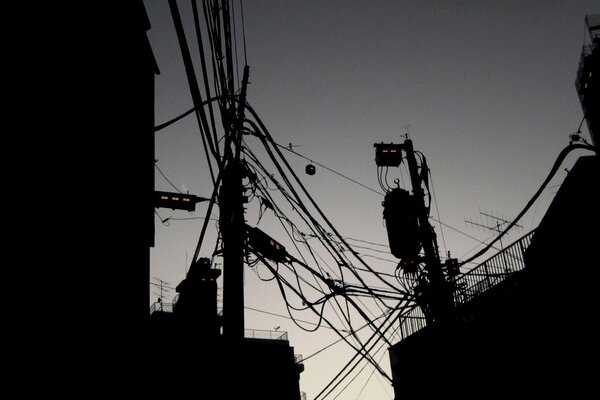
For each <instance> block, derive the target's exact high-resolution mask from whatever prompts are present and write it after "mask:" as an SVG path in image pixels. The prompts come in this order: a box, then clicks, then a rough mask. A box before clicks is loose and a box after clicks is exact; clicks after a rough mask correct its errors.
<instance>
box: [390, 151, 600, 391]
mask: <svg viewBox="0 0 600 400" xmlns="http://www.w3.org/2000/svg"><path fill="white" fill-rule="evenodd" d="M599 182H600V160H599V157H598V156H597V155H593V156H584V157H581V158H579V159H578V161H577V162H576V164H575V165H574V167H573V168H572V170H571V171H570V173H569V175H568V177H567V178H566V179H565V182H564V183H563V185H562V186H561V188H560V190H559V191H558V193H557V194H556V197H555V199H554V201H553V202H552V204H551V206H550V207H549V209H548V211H547V213H546V215H545V216H544V218H543V219H542V221H541V223H540V225H539V227H538V228H537V229H536V230H535V232H534V233H533V234H530V235H527V236H526V237H524V238H522V239H521V240H519V241H517V242H515V244H514V245H513V246H509V247H507V248H506V249H505V250H504V251H503V252H502V253H499V254H498V255H496V256H494V257H493V258H491V259H490V260H488V261H487V262H486V263H484V264H482V266H483V267H484V268H481V269H479V270H478V271H476V272H475V273H474V274H473V275H477V276H478V278H477V279H480V280H479V283H477V284H475V285H473V284H472V285H470V286H467V288H469V290H470V291H469V290H467V291H466V292H465V291H463V293H462V295H463V296H465V297H466V301H464V302H462V303H461V304H459V305H458V306H457V307H456V308H455V310H454V312H453V314H452V316H451V318H449V319H448V321H444V322H443V323H437V324H436V323H433V324H431V325H428V326H420V327H418V328H417V329H414V331H413V332H411V333H412V334H409V335H407V337H406V338H404V339H403V340H402V341H400V342H399V343H397V344H395V345H394V346H392V347H391V348H390V349H389V354H390V360H391V365H392V372H393V378H394V389H395V393H396V397H395V398H396V399H411V398H415V397H416V396H424V397H425V398H427V397H429V396H433V395H436V394H437V393H443V394H444V395H449V396H457V397H459V396H460V397H475V396H483V397H487V396H500V395H503V396H509V395H510V396H514V395H515V394H519V396H522V395H532V396H536V397H544V396H549V395H553V394H559V395H567V396H568V397H569V398H577V397H578V396H582V395H583V394H584V393H587V392H591V393H593V392H594V391H595V390H597V389H596V388H595V387H594V385H595V383H594V382H595V378H594V377H593V375H592V371H591V369H590V368H589V366H588V364H587V362H586V360H588V359H590V358H592V359H593V358H594V357H595V355H597V350H594V349H597V335H596V334H595V331H594V329H593V327H592V325H593V323H594V319H595V315H596V314H597V304H598V300H597V298H596V296H595V293H596V292H597V289H596V285H597V282H598V279H597V278H598V275H599V273H598V268H597V265H598V256H597V246H598V243H600V234H599V230H598V227H599V226H600V212H599V206H600V195H599V194H598V193H599V191H598V184H599ZM504 267H510V268H513V270H511V271H507V272H506V273H505V272H503V270H504ZM515 267H516V268H515ZM521 267H523V268H521ZM483 269H485V270H486V271H487V272H486V273H484V272H483V271H482V270H483ZM494 280H495V282H491V281H494ZM489 282H491V283H489ZM478 285H479V286H481V285H483V286H485V287H483V288H482V289H483V290H477V289H476V287H477V286H478ZM475 291H477V292H478V293H476V294H475V293H474V292H475Z"/></svg>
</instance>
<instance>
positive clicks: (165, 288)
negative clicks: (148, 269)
mask: <svg viewBox="0 0 600 400" xmlns="http://www.w3.org/2000/svg"><path fill="white" fill-rule="evenodd" d="M152 279H156V280H157V281H158V283H154V282H150V284H151V285H153V286H154V287H156V288H157V289H158V291H159V293H156V292H153V294H154V295H155V296H157V297H158V302H159V303H161V307H162V303H163V300H164V295H165V294H166V292H169V291H171V290H172V289H173V288H172V287H170V286H169V282H167V281H163V280H162V279H159V278H156V277H153V278H152Z"/></svg>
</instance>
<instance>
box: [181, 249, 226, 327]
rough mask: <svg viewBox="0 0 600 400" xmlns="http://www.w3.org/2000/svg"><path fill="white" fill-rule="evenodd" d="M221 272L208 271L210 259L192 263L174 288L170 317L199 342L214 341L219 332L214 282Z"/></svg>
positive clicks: (215, 282) (210, 269)
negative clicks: (174, 296)
mask: <svg viewBox="0 0 600 400" xmlns="http://www.w3.org/2000/svg"><path fill="white" fill-rule="evenodd" d="M220 275H221V270H218V269H213V268H211V267H210V259H208V258H200V259H199V260H198V261H196V262H195V263H193V264H192V265H191V267H190V270H189V271H188V273H187V276H186V278H185V279H184V280H183V281H181V283H180V284H179V285H177V287H176V288H175V290H176V291H177V293H179V294H178V296H177V302H176V303H174V304H173V313H174V315H175V317H176V320H177V321H178V323H180V324H183V325H185V327H186V329H188V330H190V331H193V332H194V334H195V335H198V336H199V337H203V338H207V339H209V338H211V337H212V338H214V337H216V336H217V335H218V334H219V332H220V326H221V321H220V316H219V315H218V314H217V278H218V277H219V276H220Z"/></svg>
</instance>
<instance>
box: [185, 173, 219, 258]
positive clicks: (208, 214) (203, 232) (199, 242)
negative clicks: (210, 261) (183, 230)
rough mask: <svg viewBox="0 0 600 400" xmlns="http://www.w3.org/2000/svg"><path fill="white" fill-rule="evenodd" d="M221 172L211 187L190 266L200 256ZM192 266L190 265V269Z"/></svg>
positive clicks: (215, 199) (215, 200)
mask: <svg viewBox="0 0 600 400" xmlns="http://www.w3.org/2000/svg"><path fill="white" fill-rule="evenodd" d="M222 172H223V170H222V169H220V170H219V175H217V181H216V182H215V185H214V187H213V192H212V195H211V196H210V202H209V203H208V209H207V210H206V219H205V220H204V223H203V224H202V231H201V232H200V237H199V238H198V244H197V245H196V250H195V251H194V257H192V264H193V263H194V262H195V261H196V259H197V258H198V255H199V254H200V248H201V247H202V242H203V241H204V235H205V234H206V228H207V227H208V221H209V219H210V218H209V217H210V214H211V213H212V208H213V206H214V205H215V203H216V202H217V194H218V192H219V185H220V184H221V177H222ZM192 264H190V267H191V265H192Z"/></svg>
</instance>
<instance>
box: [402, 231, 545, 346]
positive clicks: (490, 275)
mask: <svg viewBox="0 0 600 400" xmlns="http://www.w3.org/2000/svg"><path fill="white" fill-rule="evenodd" d="M533 234H534V231H531V232H529V233H528V234H526V235H525V236H523V237H521V238H520V239H518V240H517V241H515V242H514V243H512V244H510V245H509V246H508V247H506V248H504V249H503V250H502V251H500V252H498V253H497V254H495V255H494V256H492V257H490V258H488V259H487V260H486V261H484V262H483V263H481V264H479V265H478V266H476V267H475V268H473V269H471V270H470V271H468V272H465V273H464V274H462V275H459V276H458V277H457V278H456V279H455V281H454V282H455V286H456V290H455V292H454V303H455V305H460V304H465V303H467V302H469V301H471V300H473V299H474V298H476V297H478V296H480V295H481V294H483V293H485V292H487V291H488V290H490V289H491V288H493V287H494V286H496V285H497V284H499V283H500V282H502V281H504V280H505V279H506V278H508V277H509V276H511V275H512V274H514V273H515V272H517V271H520V270H522V269H523V268H525V261H524V254H525V250H527V248H528V247H529V244H530V243H531V238H532V237H533ZM426 325H427V324H426V321H425V315H424V314H423V311H422V310H421V309H420V308H419V307H415V308H414V309H412V310H411V311H410V312H408V313H407V314H406V315H403V316H401V317H400V335H401V338H402V339H405V338H406V337H408V336H410V335H412V334H414V333H415V332H418V331H420V330H421V329H423V328H424V327H425V326H426Z"/></svg>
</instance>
